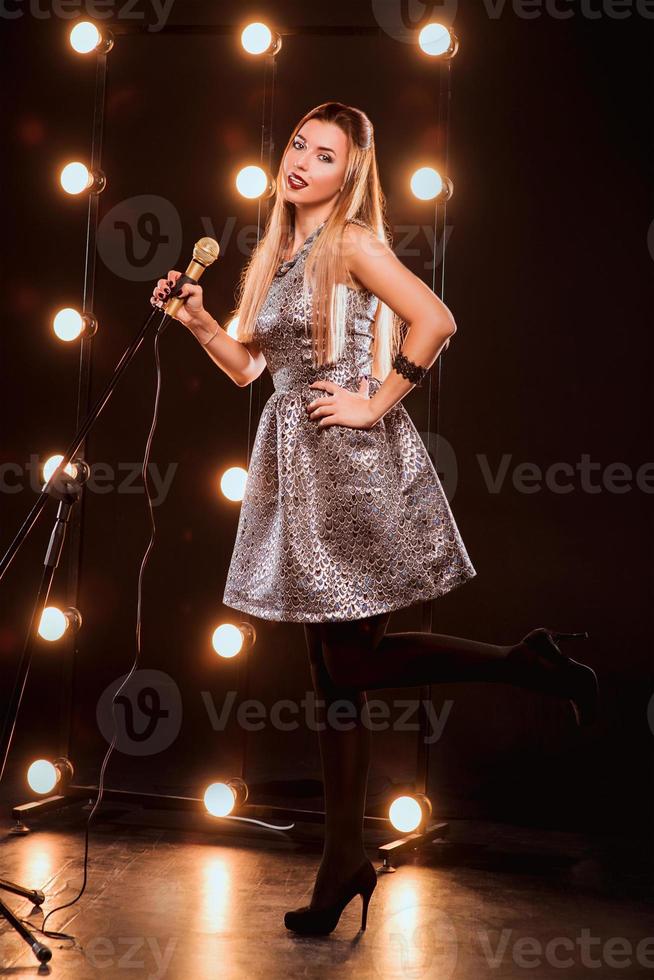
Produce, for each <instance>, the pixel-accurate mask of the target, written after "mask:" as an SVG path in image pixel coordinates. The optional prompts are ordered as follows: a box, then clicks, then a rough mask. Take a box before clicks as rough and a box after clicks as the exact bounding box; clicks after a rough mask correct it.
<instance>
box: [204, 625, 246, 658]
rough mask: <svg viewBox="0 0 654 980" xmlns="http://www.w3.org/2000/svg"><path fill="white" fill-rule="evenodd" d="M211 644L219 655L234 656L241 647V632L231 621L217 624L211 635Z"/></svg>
mask: <svg viewBox="0 0 654 980" xmlns="http://www.w3.org/2000/svg"><path fill="white" fill-rule="evenodd" d="M211 645H212V647H213V648H214V650H215V651H216V653H217V654H219V655H220V656H221V657H225V659H227V660H228V659H229V658H230V657H235V656H236V654H237V653H240V652H241V650H242V649H243V633H242V632H241V630H240V629H239V628H238V626H234V625H233V624H232V623H223V624H222V625H221V626H218V627H217V628H216V629H215V630H214V631H213V634H212V636H211Z"/></svg>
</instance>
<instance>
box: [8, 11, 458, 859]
mask: <svg viewBox="0 0 654 980" xmlns="http://www.w3.org/2000/svg"><path fill="white" fill-rule="evenodd" d="M252 26H253V25H249V26H248V28H246V29H245V30H244V31H243V34H242V36H241V37H242V43H243V45H244V47H245V37H246V32H247V31H248V30H249V28H250V27H252ZM256 26H257V28H258V30H257V31H254V32H251V34H253V35H256V36H257V38H258V40H259V43H258V46H256V45H255V47H254V48H252V49H250V50H249V52H248V53H249V54H251V55H252V56H255V57H261V56H263V57H264V65H265V76H264V95H263V101H264V105H263V125H262V144H261V163H262V166H264V167H265V173H266V174H267V177H268V183H267V186H266V187H265V188H264V190H263V191H262V193H260V194H259V195H258V196H259V199H260V200H263V201H266V200H267V199H269V198H270V195H271V193H274V185H272V184H271V176H270V175H271V170H272V148H273V139H272V134H273V101H272V93H274V82H275V72H276V61H275V57H276V55H277V54H278V53H279V51H280V50H281V48H282V38H283V35H284V36H286V35H291V34H296V35H297V34H314V35H325V36H331V37H338V36H352V35H359V36H360V35H367V36H373V37H378V36H380V34H381V33H382V32H381V28H379V27H374V28H371V27H353V26H342V27H320V26H316V27H302V28H297V29H294V30H284V31H283V32H280V33H276V32H274V31H272V30H270V29H269V28H266V30H267V34H266V33H265V32H263V31H261V30H259V28H262V27H265V25H256ZM428 26H430V25H428ZM431 26H434V25H431ZM437 26H438V25H437ZM78 28H79V24H78V25H75V27H74V28H73V31H75V30H76V29H78ZM146 29H147V28H146V27H145V26H144V25H141V24H134V23H127V22H122V23H118V24H116V25H115V28H114V30H113V33H112V32H109V31H107V30H106V29H105V28H104V27H103V29H102V30H101V31H100V30H98V37H97V40H96V44H95V46H93V47H88V44H87V43H86V42H84V44H85V45H86V48H85V50H83V51H82V50H81V49H78V50H79V51H80V53H84V54H88V53H95V55H96V58H97V66H96V81H95V107H94V117H93V136H92V148H91V161H90V168H89V171H88V180H87V186H86V187H84V188H83V190H84V191H85V192H86V193H88V196H89V200H88V214H87V236H86V259H85V272H84V291H83V309H82V314H81V321H82V328H81V331H80V335H81V344H80V366H79V385H78V404H77V423H78V427H79V431H78V433H77V436H76V438H75V442H74V445H72V446H71V447H69V450H68V452H67V453H66V456H65V458H64V462H63V464H60V466H59V468H58V470H57V475H60V473H61V472H62V470H63V467H64V466H65V465H66V464H67V463H68V462H70V460H71V459H72V457H73V456H74V455H75V453H77V452H81V453H82V456H83V450H84V444H85V439H86V435H87V433H88V431H89V430H90V428H91V425H92V424H93V423H94V422H95V420H96V419H97V417H98V415H99V414H100V412H101V411H102V409H103V408H104V405H105V404H106V402H107V401H108V399H109V397H110V395H111V393H112V391H113V388H114V387H115V385H116V383H117V381H118V379H119V377H120V376H121V374H122V372H123V371H124V370H125V368H126V366H127V365H128V364H129V362H130V361H131V359H132V357H133V356H134V354H135V353H136V350H137V349H138V348H139V347H140V345H141V343H142V341H143V339H144V337H145V335H146V333H147V331H148V330H149V327H150V323H151V321H152V317H153V316H154V312H153V313H152V314H151V315H150V316H149V317H148V320H147V321H146V322H145V323H144V325H143V326H142V328H141V331H140V333H139V334H138V336H137V337H136V338H135V340H134V341H133V342H132V344H131V345H130V347H129V348H128V349H127V351H126V352H125V354H124V355H123V358H122V359H121V361H120V362H119V364H118V365H117V368H116V371H115V373H114V376H113V377H112V379H111V380H110V382H109V384H108V386H107V388H106V389H105V392H104V393H103V395H102V396H101V397H100V399H99V400H98V402H97V403H96V406H95V408H94V409H93V410H92V411H91V412H90V414H89V413H88V408H89V404H88V402H89V392H90V376H91V354H92V337H93V335H94V333H95V331H96V330H97V320H96V318H95V316H94V314H93V312H92V308H93V301H94V284H95V262H96V235H97V227H98V209H99V194H100V192H101V191H102V189H103V187H104V186H105V184H106V180H105V177H104V174H103V173H102V170H101V156H102V136H103V124H104V107H105V94H106V80H107V55H108V53H109V52H110V51H111V49H112V48H113V46H114V43H115V38H117V37H119V36H122V35H131V34H142V33H144V32H145V30H146ZM73 31H71V36H72V33H73ZM159 33H160V34H168V35H170V34H176V35H198V34H199V35H204V36H207V35H234V33H235V31H234V28H233V26H231V25H229V26H219V25H210V26H209V25H207V26H199V25H180V24H177V25H163V27H162V28H161V29H160V31H159ZM262 38H263V40H261V39H262ZM264 42H265V43H264ZM71 43H72V37H71ZM89 43H90V42H89ZM419 44H420V47H421V48H422V50H423V52H424V53H425V54H427V55H429V56H432V57H435V58H438V61H439V64H438V68H439V73H440V75H439V81H440V84H439V95H438V105H437V131H438V146H437V148H436V153H437V156H438V158H439V159H440V160H441V161H442V162H443V164H444V166H445V169H447V153H448V140H449V107H450V97H451V65H452V59H453V57H454V56H455V54H456V52H457V50H458V47H459V41H458V39H457V38H456V36H455V35H454V34H453V32H452V31H451V30H449V29H445V28H441V29H440V30H439V31H437V32H436V33H435V36H434V32H432V36H430V37H427V38H426V40H425V41H424V44H423V40H422V33H421V39H420V41H419ZM246 50H248V49H246ZM269 83H270V84H269ZM436 177H437V178H439V180H440V190H439V191H437V192H436V193H435V194H434V193H431V194H426V195H425V198H424V199H425V200H434V202H435V203H434V244H435V248H434V258H433V269H432V289H433V290H434V292H436V269H437V259H436V243H437V242H438V241H439V233H440V234H441V235H442V236H444V231H445V218H446V215H445V207H446V203H447V201H448V200H449V199H450V198H451V196H452V193H453V185H452V181H451V180H450V178H449V177H448V176H445V175H443V176H442V177H440V176H439V175H438V174H436ZM264 183H265V181H264ZM443 240H444V237H443ZM199 244H200V243H198V245H199ZM214 258H215V256H214ZM200 266H201V267H200ZM203 269H204V265H203V264H202V263H200V265H199V267H198V270H197V271H199V272H200V273H201V272H202V271H203ZM187 272H188V270H187ZM443 277H444V255H443V257H442V261H441V282H440V296H441V298H442V297H443V289H444V278H443ZM183 281H187V282H188V281H189V279H188V278H187V279H185V280H184V279H183V277H182V278H181V279H180V283H179V284H178V285H180V284H182V283H183ZM191 281H193V279H191ZM175 302H178V303H179V302H181V301H179V300H175V298H174V297H173V296H171V298H170V299H169V300H168V303H167V306H166V307H165V308H164V309H165V316H164V318H163V320H162V322H161V324H160V327H159V329H161V326H163V325H164V324H165V323H166V322H168V320H169V318H170V314H172V313H174V308H173V306H171V304H173V303H175ZM437 363H438V368H437V370H438V381H437V384H436V385H435V386H434V385H433V372H430V373H429V376H428V384H427V385H426V386H425V390H426V391H427V392H428V396H427V405H428V416H427V431H430V428H431V415H432V411H433V413H434V416H435V417H434V420H433V421H434V424H435V426H436V429H437V427H438V410H439V398H438V393H439V390H440V371H441V359H440V358H439V359H438V362H437ZM255 392H256V398H257V403H258V409H259V410H260V407H261V381H260V380H258V381H257V382H256V383H255V384H253V385H251V386H250V404H249V413H250V420H251V418H252V412H253V401H254V398H255ZM250 432H251V428H250ZM252 438H253V437H252ZM427 448H428V449H429V448H430V447H429V446H428V447H427ZM251 449H252V441H251V438H250V436H249V437H248V445H247V460H248V464H249V459H250V453H251ZM434 456H435V448H434ZM434 462H435V460H434ZM44 503H45V499H42V498H39V500H38V501H37V503H36V504H35V506H34V508H33V510H32V512H31V513H30V515H28V519H27V521H26V522H25V524H24V525H23V527H22V528H21V530H20V532H19V536H18V538H16V539H15V541H14V542H13V543H12V545H11V546H10V549H9V552H8V553H7V554H6V555H5V557H4V558H3V559H2V560H1V561H0V579H1V578H2V575H3V574H4V572H5V571H6V568H7V567H8V564H9V563H10V561H11V560H12V558H13V556H14V555H15V553H16V551H17V550H18V547H20V544H21V543H22V540H23V539H24V538H25V537H26V536H27V534H28V533H29V531H30V529H31V527H32V526H33V525H34V523H35V521H36V519H37V518H38V516H39V513H40V510H41V509H42V506H43V504H44ZM81 537H82V513H81V508H80V510H79V511H78V512H77V514H76V516H75V520H74V522H73V523H72V524H71V551H72V554H71V570H70V576H69V597H70V602H71V605H70V606H69V609H68V611H67V615H69V616H70V620H71V624H72V625H74V622H75V614H77V617H78V619H77V624H78V625H79V621H80V620H79V613H78V611H77V610H76V608H75V604H76V601H77V594H78V574H79V556H80V552H81ZM19 539H20V540H19ZM12 549H13V550H12ZM432 606H433V604H432V602H426V603H423V606H422V614H421V621H422V629H423V631H427V632H429V631H431V629H432ZM238 628H239V629H240V630H241V632H242V634H243V647H242V649H244V650H247V649H248V648H250V647H251V646H252V645H253V644H254V642H255V638H256V634H255V631H254V627H253V626H252V624H251V623H249V622H247V621H246V622H243V623H241V624H240V625H239V627H238ZM74 655H75V651H74V650H72V651H71V653H70V661H69V662H70V664H72V660H73V658H74ZM249 659H250V658H248V657H246V658H245V665H244V669H245V670H247V669H248V663H249ZM427 690H429V689H427ZM419 703H420V710H419V725H420V731H419V737H418V747H417V759H416V767H417V777H416V785H419V786H420V787H421V789H420V791H417V792H415V793H413V794H412V795H411V797H410V799H411V800H412V801H413V803H414V804H415V806H416V807H417V808H418V811H419V812H418V814H417V816H416V821H417V822H416V823H415V825H414V827H413V828H412V829H410V828H404V829H402V830H400V833H402V834H404V836H402V837H400V838H398V839H397V840H395V841H392V842H389V843H387V844H384V845H381V846H380V847H379V853H380V856H382V857H383V860H384V867H383V869H382V870H386V871H391V870H393V868H392V857H393V855H395V854H397V853H399V852H401V851H403V850H407V849H410V850H415V849H417V848H418V847H421V846H425V845H427V844H434V843H435V842H438V841H442V840H443V839H444V838H445V837H446V835H447V831H448V825H447V823H444V822H441V821H438V822H433V821H432V813H431V804H430V802H429V800H428V798H427V796H426V788H427V780H428V770H429V745H428V743H427V742H426V740H425V738H424V735H425V733H426V731H427V723H428V719H427V716H426V712H425V709H424V705H423V700H422V698H421V699H420V702H419ZM245 738H246V733H245V731H243V739H244V740H245ZM245 755H246V754H245V741H244V743H243V746H242V753H241V759H242V767H243V769H244V765H245ZM58 761H60V762H61V760H58ZM68 766H69V767H70V768H65V767H64V768H65V775H66V778H62V779H61V780H60V785H59V786H58V788H59V792H58V793H56V794H55V795H54V796H49V797H47V798H44V799H41V800H36V801H32V802H30V803H26V804H21V805H18V806H16V807H14V808H13V810H12V815H13V817H14V819H15V820H16V821H17V828H18V829H17V832H21V833H24V832H26V831H27V829H28V828H27V824H26V823H25V821H26V820H27V819H28V818H29V817H34V816H36V815H41V814H43V813H44V812H50V811H52V810H56V809H58V808H60V807H63V806H69V805H71V804H75V803H80V802H83V803H86V801H87V800H88V798H89V797H90V796H91V795H92V794H93V793H94V792H95V791H96V790H97V787H92V786H91V787H89V786H81V785H75V784H74V783H73V782H72V766H71V764H70V763H68ZM55 767H56V763H55ZM221 787H227V790H226V796H225V792H224V791H223V789H222V788H221V790H220V793H221V794H222V796H223V798H226V799H227V801H228V802H229V800H230V799H231V797H233V807H234V808H236V809H237V811H238V812H237V813H236V814H232V813H231V812H228V813H224V814H219V815H216V814H214V818H215V819H217V820H218V821H220V820H229V821H238V820H254V821H255V822H262V821H263V819H264V818H265V819H270V818H273V819H276V820H279V821H288V820H301V821H307V822H313V823H322V822H324V813H323V812H322V811H308V810H302V809H297V808H289V807H279V806H274V805H265V806H264V805H259V804H256V803H252V802H249V803H248V802H246V801H247V799H248V793H251V790H252V789H253V787H252V786H250V787H249V788H248V786H247V783H246V781H245V779H244V774H243V772H242V773H241V776H234V777H233V778H231V779H228V780H227V782H226V783H224V784H221ZM230 794H231V797H230ZM103 795H104V797H105V798H106V799H108V800H112V801H119V802H123V803H131V804H135V805H142V806H150V807H155V806H158V807H160V808H166V809H171V808H172V809H181V810H191V811H198V812H202V813H208V804H207V801H206V799H199V798H191V797H177V796H168V795H160V794H149V793H136V792H128V791H122V790H115V789H106V790H104V791H103ZM212 819H213V818H212ZM213 826H216V827H217V828H218V829H219V828H220V823H219V822H218V823H217V824H216V823H214V824H213ZM364 826H366V827H368V828H375V829H377V830H382V831H384V830H388V829H389V827H390V826H394V823H393V820H392V818H391V817H389V818H386V817H372V816H368V815H366V816H365V817H364ZM277 829H278V830H280V831H284V830H288V829H290V828H289V827H286V826H279V827H277Z"/></svg>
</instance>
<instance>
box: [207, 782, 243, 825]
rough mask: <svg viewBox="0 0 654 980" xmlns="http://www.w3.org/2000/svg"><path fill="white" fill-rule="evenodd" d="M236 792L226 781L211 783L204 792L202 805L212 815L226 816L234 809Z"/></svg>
mask: <svg viewBox="0 0 654 980" xmlns="http://www.w3.org/2000/svg"><path fill="white" fill-rule="evenodd" d="M235 802H236V794H235V793H234V790H233V789H232V788H231V787H230V786H228V785H227V783H211V785H210V786H208V787H207V789H206V790H205V792H204V805H205V806H206V808H207V810H208V811H209V813H210V814H211V815H212V816H213V817H226V816H228V814H230V813H231V812H232V810H233V809H234V804H235Z"/></svg>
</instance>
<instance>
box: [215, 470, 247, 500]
mask: <svg viewBox="0 0 654 980" xmlns="http://www.w3.org/2000/svg"><path fill="white" fill-rule="evenodd" d="M247 478H248V474H247V470H244V469H243V467H242V466H230V467H229V469H227V470H225V472H224V473H223V475H222V476H221V478H220V489H221V492H222V493H223V495H224V496H225V497H227V499H228V500H243V497H244V496H245V485H246V483H247Z"/></svg>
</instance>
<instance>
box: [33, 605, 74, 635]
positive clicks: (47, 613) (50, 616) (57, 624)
mask: <svg viewBox="0 0 654 980" xmlns="http://www.w3.org/2000/svg"><path fill="white" fill-rule="evenodd" d="M67 629H68V619H67V617H66V615H65V613H63V612H62V611H61V609H58V608H57V606H46V607H45V609H44V610H43V614H42V616H41V622H40V623H39V630H38V632H39V636H42V637H43V639H44V640H49V641H50V642H51V643H53V642H54V641H55V640H60V639H61V638H62V636H63V635H64V633H65V632H66V630H67Z"/></svg>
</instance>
